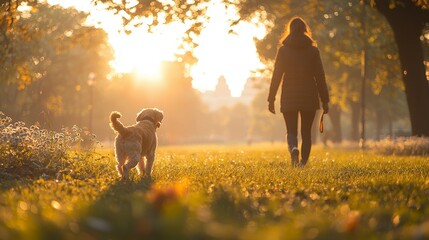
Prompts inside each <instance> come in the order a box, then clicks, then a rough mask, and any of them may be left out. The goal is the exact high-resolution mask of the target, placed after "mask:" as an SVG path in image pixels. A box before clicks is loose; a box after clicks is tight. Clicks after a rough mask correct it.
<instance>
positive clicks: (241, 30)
mask: <svg viewBox="0 0 429 240" xmlns="http://www.w3.org/2000/svg"><path fill="white" fill-rule="evenodd" d="M49 1H50V2H52V3H55V4H62V5H64V6H73V5H74V6H75V7H77V8H78V9H81V10H83V11H88V12H89V13H90V14H89V18H88V19H89V20H88V21H89V22H92V23H94V25H96V26H97V27H100V28H103V29H104V30H105V31H106V32H107V35H108V41H109V42H110V44H111V46H112V48H113V50H114V55H115V59H114V60H112V62H111V66H112V68H113V69H114V70H115V71H116V72H117V73H134V74H135V76H136V80H137V81H138V80H145V81H148V80H150V81H159V80H160V79H161V76H162V73H161V69H162V67H161V66H162V63H163V62H168V61H177V60H178V59H176V58H177V56H180V53H181V52H182V53H183V49H180V47H181V46H183V45H184V44H183V39H184V36H185V35H186V34H187V33H186V31H187V29H188V26H186V24H185V23H182V22H172V23H168V24H161V25H158V26H156V27H154V28H152V31H151V32H149V31H148V27H147V25H146V26H145V24H143V25H141V26H140V27H138V28H134V29H128V30H131V34H126V33H124V32H123V26H122V21H121V17H120V16H118V15H112V14H111V13H109V12H106V11H103V10H102V9H97V8H96V7H95V8H94V6H91V5H88V1H86V0H74V1H59V0H49ZM207 14H208V17H209V19H210V20H209V21H208V22H207V23H206V24H205V26H204V28H203V29H202V31H201V33H200V35H199V36H198V37H197V38H196V39H195V41H196V43H197V45H198V47H197V48H195V49H193V52H192V54H193V56H194V57H195V58H196V59H197V61H196V63H195V64H194V65H192V66H190V67H189V69H188V70H189V73H188V74H189V76H190V77H191V78H192V86H193V87H194V88H195V89H198V90H200V91H210V90H214V89H215V87H216V85H217V82H218V79H219V78H220V77H222V76H223V77H225V79H226V82H227V84H228V87H229V89H230V90H231V95H232V96H235V97H238V96H240V95H241V92H242V90H243V88H244V85H245V84H246V81H247V80H248V79H249V77H251V76H252V73H253V72H255V71H256V70H258V69H262V68H264V65H263V64H262V63H261V62H260V60H259V57H258V53H257V50H256V46H255V39H262V38H263V37H264V36H265V35H266V33H267V28H266V22H264V20H263V19H261V17H260V16H259V17H258V16H255V18H254V19H251V20H250V21H240V22H239V23H238V24H236V25H235V26H234V27H233V29H231V26H230V24H231V20H237V19H239V17H238V11H237V9H236V8H235V7H234V6H229V7H226V6H225V4H224V3H223V2H222V1H219V0H213V1H211V2H210V5H209V7H208V11H207ZM262 18H263V17H262ZM231 30H233V32H232V33H231Z"/></svg>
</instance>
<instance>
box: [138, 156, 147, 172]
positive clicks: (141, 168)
mask: <svg viewBox="0 0 429 240" xmlns="http://www.w3.org/2000/svg"><path fill="white" fill-rule="evenodd" d="M137 170H138V171H139V174H140V176H141V177H144V176H145V175H146V173H145V164H144V157H143V156H142V157H141V158H140V160H139V163H138V164H137Z"/></svg>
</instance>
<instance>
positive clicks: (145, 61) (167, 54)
mask: <svg viewBox="0 0 429 240" xmlns="http://www.w3.org/2000/svg"><path fill="white" fill-rule="evenodd" d="M182 31H185V28H184V26H182V25H181V24H179V23H172V24H168V25H162V26H159V27H157V28H156V29H155V31H154V32H153V33H148V32H147V31H146V30H145V29H135V30H134V31H132V33H131V34H125V33H120V32H117V31H114V32H111V33H109V41H110V43H111V45H112V47H113V49H114V53H115V59H114V60H113V61H112V63H111V65H112V67H113V68H114V69H115V70H116V71H117V72H120V73H124V72H126V73H135V74H136V76H137V78H136V79H144V80H160V79H161V75H162V74H161V64H162V62H164V61H174V60H175V56H176V52H177V51H178V49H179V46H180V44H181V38H180V36H181V35H182V34H183V33H182Z"/></svg>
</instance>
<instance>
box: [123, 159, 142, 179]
mask: <svg viewBox="0 0 429 240" xmlns="http://www.w3.org/2000/svg"><path fill="white" fill-rule="evenodd" d="M139 159H140V154H137V153H136V154H132V155H131V156H129V158H128V162H127V163H125V165H124V174H123V179H124V180H125V179H128V178H129V176H130V170H131V169H132V168H134V167H135V166H136V165H137V163H138V162H139Z"/></svg>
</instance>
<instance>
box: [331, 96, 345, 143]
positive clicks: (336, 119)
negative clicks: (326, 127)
mask: <svg viewBox="0 0 429 240" xmlns="http://www.w3.org/2000/svg"><path fill="white" fill-rule="evenodd" d="M328 115H329V119H330V120H331V123H332V131H331V133H332V135H331V136H330V137H331V140H332V142H334V143H340V142H342V140H343V136H342V135H343V134H342V130H341V109H340V107H338V106H337V105H332V106H331V107H330V109H329V114H328Z"/></svg>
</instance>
